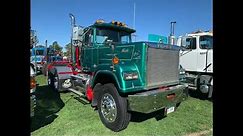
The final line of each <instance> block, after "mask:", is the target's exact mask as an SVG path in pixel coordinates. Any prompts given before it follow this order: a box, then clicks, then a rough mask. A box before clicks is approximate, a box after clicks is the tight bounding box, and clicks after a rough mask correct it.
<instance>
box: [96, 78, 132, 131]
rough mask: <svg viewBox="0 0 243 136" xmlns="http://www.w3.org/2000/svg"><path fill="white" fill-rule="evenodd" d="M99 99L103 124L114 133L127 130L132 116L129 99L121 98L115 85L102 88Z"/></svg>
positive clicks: (110, 84)
mask: <svg viewBox="0 0 243 136" xmlns="http://www.w3.org/2000/svg"><path fill="white" fill-rule="evenodd" d="M100 91H101V92H100V93H99V94H100V95H99V97H98V112H99V116H100V119H101V121H102V123H103V124H104V125H105V126H106V127H107V128H109V129H111V130H112V131H115V132H117V131H121V130H123V129H125V128H126V127H127V126H128V124H129V121H130V118H131V114H130V113H128V112H127V99H126V98H124V97H121V96H120V95H119V94H118V92H117V89H116V87H115V86H114V84H112V83H108V84H105V85H103V86H102V89H101V90H100Z"/></svg>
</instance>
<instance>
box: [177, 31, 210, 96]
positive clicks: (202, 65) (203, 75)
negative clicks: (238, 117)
mask: <svg viewBox="0 0 243 136" xmlns="http://www.w3.org/2000/svg"><path fill="white" fill-rule="evenodd" d="M176 44H177V45H178V46H181V51H180V65H181V66H182V68H183V69H184V70H185V78H186V82H187V83H188V85H189V88H190V89H193V90H199V91H200V92H202V93H203V94H205V95H207V97H208V98H211V97H212V93H213V32H212V31H200V30H199V31H196V32H192V33H190V34H186V35H184V36H179V37H178V39H177V42H176Z"/></svg>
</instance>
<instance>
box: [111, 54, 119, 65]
mask: <svg viewBox="0 0 243 136" xmlns="http://www.w3.org/2000/svg"><path fill="white" fill-rule="evenodd" d="M112 63H113V64H118V63H119V59H118V58H117V57H116V56H115V57H114V58H113V59H112Z"/></svg>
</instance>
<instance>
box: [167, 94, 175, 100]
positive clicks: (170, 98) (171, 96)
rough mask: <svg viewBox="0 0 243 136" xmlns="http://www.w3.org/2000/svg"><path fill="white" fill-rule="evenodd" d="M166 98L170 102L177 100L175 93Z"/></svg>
mask: <svg viewBox="0 0 243 136" xmlns="http://www.w3.org/2000/svg"><path fill="white" fill-rule="evenodd" d="M166 98H167V99H168V100H170V101H172V100H174V99H175V93H172V94H169V95H167V96H166Z"/></svg>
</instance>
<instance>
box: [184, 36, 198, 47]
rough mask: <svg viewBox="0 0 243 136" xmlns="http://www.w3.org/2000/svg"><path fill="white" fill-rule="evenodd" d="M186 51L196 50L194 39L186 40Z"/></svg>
mask: <svg viewBox="0 0 243 136" xmlns="http://www.w3.org/2000/svg"><path fill="white" fill-rule="evenodd" d="M184 46H185V48H186V49H196V38H186V44H185V45H184Z"/></svg>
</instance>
